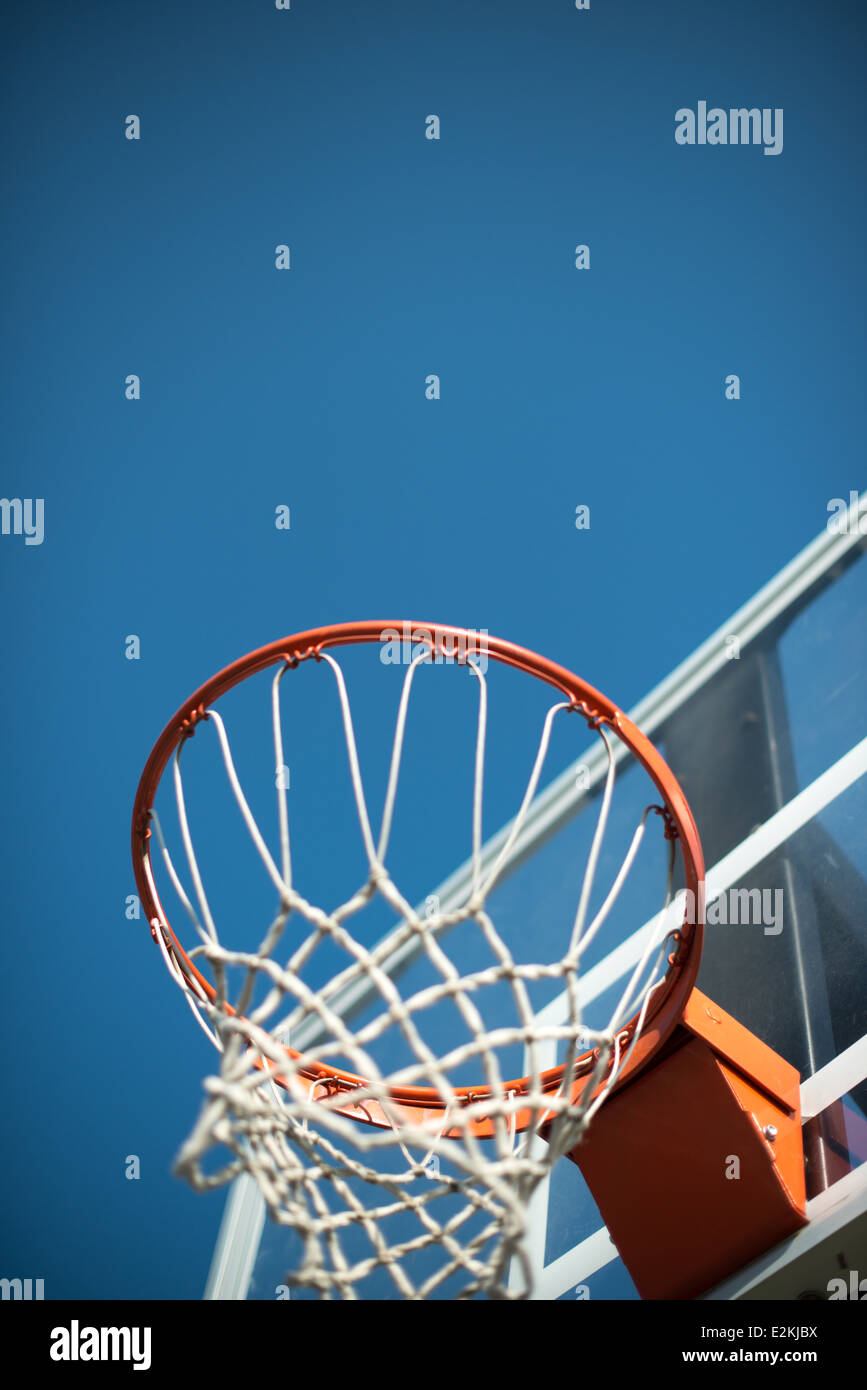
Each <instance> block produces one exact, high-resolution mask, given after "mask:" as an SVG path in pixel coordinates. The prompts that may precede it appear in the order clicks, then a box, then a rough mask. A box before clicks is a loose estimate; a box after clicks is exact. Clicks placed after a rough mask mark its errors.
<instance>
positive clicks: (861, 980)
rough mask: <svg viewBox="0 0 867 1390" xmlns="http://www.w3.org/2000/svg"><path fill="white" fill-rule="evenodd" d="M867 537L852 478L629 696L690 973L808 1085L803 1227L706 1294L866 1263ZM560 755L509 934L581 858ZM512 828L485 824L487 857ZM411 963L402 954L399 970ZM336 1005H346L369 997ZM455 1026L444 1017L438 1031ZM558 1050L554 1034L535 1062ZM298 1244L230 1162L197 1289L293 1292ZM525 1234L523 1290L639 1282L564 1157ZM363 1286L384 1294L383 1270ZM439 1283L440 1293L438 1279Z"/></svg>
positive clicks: (551, 1003) (766, 1293) (548, 1011)
mask: <svg viewBox="0 0 867 1390" xmlns="http://www.w3.org/2000/svg"><path fill="white" fill-rule="evenodd" d="M859 518H860V525H861V527H862V528H863V531H859ZM865 533H867V495H865V498H863V499H861V501H860V503H859V504H858V506H853V508H852V509H850V513H849V517H848V520H847V521H846V522H845V523H844V524H843V525H842V526H840V527H839V528H838V529H836V530H832V529H830V528H829V529H827V530H825V531H824V532H823V533H822V534H821V535H820V536H819V537H818V538H817V539H816V540H815V541H814V542H813V543H812V544H811V545H810V546H808V547H807V548H806V549H805V550H804V551H803V552H802V553H801V554H800V555H799V556H797V557H796V559H794V560H793V561H792V562H791V564H790V565H788V566H787V567H786V569H785V570H783V571H782V572H781V573H780V574H779V575H778V576H776V578H775V579H774V580H772V581H771V582H770V583H769V584H768V585H766V587H765V588H764V589H762V590H761V591H760V592H759V593H758V594H757V595H756V596H755V597H754V598H753V599H752V600H751V601H750V602H749V603H747V604H746V605H745V606H744V607H743V608H742V609H741V610H740V611H739V612H737V613H736V614H734V615H733V616H732V618H731V619H730V620H729V621H728V622H727V623H726V624H724V625H723V627H721V628H720V629H719V631H718V632H716V633H715V634H714V635H713V636H712V637H710V638H709V639H708V640H707V641H706V642H705V643H704V644H703V645H702V646H701V647H700V648H699V650H698V651H696V652H695V653H694V654H693V656H692V657H690V658H689V659H688V660H687V661H685V662H684V663H683V664H682V665H681V666H680V667H679V668H678V669H677V670H676V671H675V672H673V673H672V675H671V676H669V677H668V678H667V679H666V680H665V681H663V682H662V684H661V685H660V686H659V687H657V689H656V690H654V691H653V692H652V693H651V694H650V695H648V696H647V697H646V698H645V699H644V700H642V701H641V703H640V704H639V705H638V706H637V707H636V708H635V709H634V710H632V711H630V715H631V718H632V719H633V721H634V722H635V723H636V724H637V725H638V726H639V728H641V729H642V730H643V731H644V732H645V733H646V734H647V735H648V736H649V737H650V738H651V739H652V740H653V742H654V743H655V744H656V746H657V747H658V748H659V749H660V751H661V752H662V754H663V756H664V757H665V759H666V761H667V762H668V763H669V766H670V767H671V768H672V770H673V771H674V773H675V775H676V776H677V778H678V780H679V782H680V784H681V786H682V787H683V789H684V791H685V793H686V796H687V798H688V800H689V802H690V805H691V807H692V810H693V813H694V815H695V818H696V821H697V824H698V828H699V833H700V835H701V839H702V843H703V847H704V852H705V861H706V866H707V904H708V928H707V931H706V936H705V947H704V952H703V956H702V965H701V971H700V975H699V980H698V984H699V987H700V988H701V989H702V990H704V991H705V992H706V993H707V994H709V995H710V996H711V998H713V999H714V1000H715V1001H717V1002H718V1003H719V1004H720V1005H721V1006H722V1007H723V1008H724V1009H726V1010H727V1011H728V1012H729V1013H731V1014H732V1015H733V1016H734V1017H735V1018H737V1019H738V1020H739V1021H740V1022H741V1023H743V1024H744V1025H745V1026H746V1027H747V1028H749V1029H750V1030H751V1031H753V1032H754V1033H756V1034H757V1035H758V1036H759V1037H760V1038H762V1039H763V1040H764V1041H765V1042H766V1043H768V1044H769V1045H770V1046H771V1047H772V1048H774V1049H775V1050H776V1051H777V1052H779V1053H780V1054H781V1055H782V1056H783V1057H784V1058H785V1059H786V1060H787V1061H788V1062H790V1063H791V1064H792V1065H793V1066H794V1067H796V1068H797V1069H798V1071H799V1072H800V1074H801V1081H802V1087H801V1092H802V1106H803V1114H804V1141H805V1154H806V1171H807V1191H808V1199H809V1200H808V1215H809V1218H810V1220H809V1224H808V1225H807V1226H806V1227H804V1228H803V1230H801V1231H800V1232H799V1233H798V1234H797V1235H796V1236H794V1237H792V1238H791V1239H790V1240H788V1241H786V1242H784V1244H783V1245H782V1246H779V1247H777V1248H776V1249H774V1250H772V1251H769V1252H767V1254H766V1255H764V1256H762V1257H761V1258H760V1259H759V1260H757V1261H755V1262H753V1264H751V1265H750V1266H749V1267H747V1268H745V1269H743V1270H740V1271H737V1272H736V1273H735V1274H734V1275H733V1276H732V1277H731V1278H730V1279H729V1280H727V1281H726V1283H725V1285H723V1286H720V1287H719V1288H718V1289H715V1290H712V1291H710V1292H709V1293H708V1294H706V1295H705V1297H707V1298H711V1299H713V1298H747V1299H750V1298H763V1299H764V1298H768V1299H780V1298H782V1299H794V1298H827V1297H828V1296H829V1292H828V1290H829V1283H830V1281H832V1280H833V1279H837V1278H840V1277H841V1276H842V1277H844V1278H845V1277H847V1271H849V1270H858V1269H860V1270H861V1271H863V1270H864V1269H867V908H865V904H867V895H865V884H867V838H865V835H864V826H865V824H867V776H865V774H867V553H865V552H867V534H865ZM557 747H558V751H562V749H563V748H564V747H565V745H558V746H557ZM561 766H562V767H563V769H564V770H563V771H562V772H561V773H560V775H559V776H558V777H556V778H555V779H554V780H553V781H552V782H550V783H549V785H548V786H547V788H546V790H545V791H544V792H542V793H541V794H540V796H539V797H538V800H537V802H536V804H535V805H534V807H533V812H532V814H531V816H530V818H529V820H528V823H527V826H526V828H525V833H524V834H523V835H522V837H521V839H520V841H519V843H518V845H517V847H516V850H515V853H514V856H513V860H512V863H511V868H510V871H509V873H508V875H507V876H506V877H505V878H504V880H503V881H502V883H501V885H500V886H499V887H498V888H497V889H496V890H495V893H494V894H493V897H492V900H491V907H492V909H493V910H494V913H495V916H496V917H497V920H498V922H500V921H503V922H505V923H506V926H507V927H508V926H509V924H510V923H511V924H512V926H513V929H514V934H515V939H520V938H521V935H522V933H523V934H524V935H526V936H527V937H528V940H529V943H530V944H531V945H534V946H536V947H538V945H539V942H540V940H543V939H544V937H545V933H546V931H548V930H549V929H552V924H557V923H561V922H562V921H563V920H564V919H565V918H568V916H569V913H570V911H572V912H574V905H575V892H576V883H577V882H578V881H579V874H580V869H576V865H580V864H581V862H582V855H583V856H584V857H586V853H587V847H588V844H589V840H590V836H591V835H592V831H593V827H594V825H595V813H596V811H597V809H598V799H599V797H600V795H601V788H602V782H603V778H604V761H603V759H602V757H601V756H600V753H599V750H598V748H596V747H595V746H594V745H593V744H592V743H588V745H587V748H586V749H585V750H584V751H583V752H579V753H578V754H577V755H575V754H574V753H572V752H571V751H568V752H567V754H566V756H564V758H563V762H562V763H561ZM641 778H643V773H641V771H640V769H637V768H629V767H626V766H624V768H623V770H622V773H621V776H620V778H619V784H618V789H617V792H616V793H615V805H614V807H613V811H612V823H611V826H610V829H609V836H608V838H607V841H606V843H607V846H608V848H606V850H604V851H603V859H602V862H601V864H600V879H601V881H602V882H603V883H604V882H607V881H610V876H611V874H612V873H613V872H616V868H615V866H616V864H617V862H618V860H617V854H618V852H619V853H620V855H621V857H622V852H623V845H624V843H626V842H627V840H628V835H629V833H630V827H631V826H632V825H634V815H635V807H636V806H637V805H639V804H641V803H642V801H643V799H644V798H645V788H643V787H641V786H640V785H639V781H640V779H641ZM506 829H507V828H506V827H504V829H503V831H501V832H499V833H498V834H497V835H495V836H493V837H492V839H491V840H490V842H489V844H488V847H487V853H488V854H489V855H490V856H493V855H495V854H496V852H497V849H498V847H499V846H500V845H501V844H502V843H503V839H504V836H505V833H506ZM416 833H419V831H418V829H417V830H416ZM421 833H423V831H422V832H421ZM608 854H610V855H611V859H610V862H609V860H608V859H606V857H605V856H606V855H608ZM660 873H661V870H660V863H659V860H658V859H656V860H654V859H653V857H652V856H651V857H649V858H648V859H647V860H646V861H645V860H641V861H640V862H637V865H636V872H635V874H634V875H633V876H630V879H629V880H628V883H627V886H626V889H625V892H624V894H623V895H622V899H621V901H620V902H619V903H618V908H617V911H616V912H615V913H613V914H612V917H611V919H610V920H609V922H608V923H607V924H606V927H605V930H604V931H603V932H601V933H600V935H599V937H598V938H597V939H596V940H595V941H594V943H593V948H592V951H591V952H590V953H589V954H588V957H587V960H586V962H585V974H584V978H583V1004H584V1008H585V1017H586V1019H587V1021H588V1023H590V1025H591V1026H593V1024H594V1022H595V1021H596V1018H597V1016H598V1019H599V1020H600V1021H601V1020H602V1019H603V1018H604V1017H605V1016H606V1010H607V1012H608V1013H610V1011H611V1005H612V1001H613V1000H614V999H615V998H616V996H617V992H618V990H620V989H622V987H623V982H624V979H625V978H626V977H627V975H628V972H629V971H630V970H631V969H632V967H633V966H634V964H635V962H636V961H637V960H638V958H639V956H640V954H641V950H642V947H643V942H644V940H645V939H646V934H647V932H648V931H649V930H651V927H652V924H653V919H654V917H655V914H656V912H657V910H658V907H659V887H660ZM467 874H468V869H467V866H466V865H462V866H461V867H459V868H458V869H457V870H456V871H455V872H454V873H453V874H452V875H451V876H449V877H447V878H445V879H444V881H443V882H441V883H440V884H439V886H435V885H433V884H431V885H430V887H429V892H430V894H432V895H436V899H437V902H438V904H440V905H447V904H448V903H449V902H452V901H454V902H457V901H459V900H460V899H461V894H462V893H463V894H465V893H466V884H467ZM420 891H421V893H422V895H424V893H425V887H424V886H422V887H421V890H420ZM528 925H529V927H530V929H529V930H528ZM451 949H454V950H457V951H460V950H466V951H471V950H472V949H474V948H473V946H472V945H471V944H468V945H467V946H466V947H465V948H463V947H461V946H459V945H457V946H455V945H453V946H452V947H451ZM456 959H457V960H458V964H459V966H460V968H461V969H464V968H466V967H467V961H466V960H465V959H463V958H461V957H456ZM418 968H420V967H419V966H418V964H417V963H416V962H413V961H412V960H404V961H402V962H401V963H400V970H401V973H402V976H403V977H404V978H405V980H407V981H408V982H410V983H411V982H412V978H413V975H412V972H413V971H414V970H416V969H418ZM534 1007H536V1008H538V1010H539V1012H540V1014H543V1015H544V1016H545V1017H546V1018H547V1019H548V1020H549V1021H552V1022H561V1021H564V1020H565V1017H566V1013H565V1007H564V1003H563V999H562V997H560V996H559V995H558V993H557V989H556V985H555V984H552V983H551V982H550V981H549V982H547V985H546V987H545V988H544V989H540V991H539V992H538V994H537V997H536V998H535V999H534ZM348 1008H350V1009H352V1008H354V1009H355V1010H356V1011H357V1013H358V1014H359V1016H361V1015H363V1009H364V1001H363V1000H357V1001H355V1002H354V1003H352V1001H350V1003H349V1004H348ZM449 1026H450V1025H449V1020H448V1019H447V1018H444V1019H443V1022H442V1027H443V1028H448V1027H449ZM557 1060H558V1056H557V1051H556V1046H555V1045H553V1044H552V1045H550V1065H552V1066H553V1065H555V1064H556V1062H557ZM523 1061H524V1059H523V1058H521V1057H519V1056H518V1057H516V1058H515V1059H514V1064H515V1070H514V1074H516V1075H521V1074H522V1073H523V1072H524V1071H525V1070H529V1068H528V1067H525V1066H524V1065H523ZM535 1142H539V1143H541V1142H542V1141H540V1140H537V1141H535ZM685 1161H688V1160H687V1159H686V1158H685ZM292 1242H293V1236H292V1233H291V1231H287V1230H286V1229H285V1228H280V1227H277V1226H275V1225H273V1224H272V1223H270V1222H269V1221H268V1220H266V1218H265V1214H264V1210H263V1204H262V1200H261V1198H260V1196H259V1194H258V1192H257V1190H256V1188H255V1186H254V1185H253V1183H252V1182H251V1181H250V1180H249V1179H247V1178H241V1179H238V1180H237V1181H236V1182H235V1184H234V1186H233V1188H232V1189H231V1191H230V1194H229V1198H228V1201H227V1206H226V1211H225V1215H224V1219H223V1223H222V1226H221V1229H220V1232H219V1236H218V1239H217V1243H216V1247H215V1252H214V1259H213V1263H212V1267H211V1272H210V1276H209V1279H208V1285H207V1290H206V1297H209V1298H216V1299H220V1298H223V1299H226V1298H228V1299H238V1298H254V1299H269V1300H270V1299H275V1298H286V1297H288V1296H289V1290H288V1289H287V1287H286V1285H285V1283H284V1273H285V1270H286V1267H287V1264H288V1263H289V1262H291V1260H292V1258H293V1254H294V1252H293V1247H292ZM529 1244H530V1255H531V1260H532V1265H533V1268H534V1272H535V1281H534V1287H533V1290H532V1294H531V1296H532V1297H533V1298H536V1299H549V1300H550V1299H569V1298H588V1297H589V1298H594V1299H595V1298H604V1299H628V1298H635V1297H637V1294H636V1291H635V1288H634V1286H633V1285H632V1282H631V1280H630V1278H629V1275H628V1272H627V1271H626V1269H625V1267H624V1265H623V1263H622V1261H621V1260H620V1258H619V1256H618V1254H617V1251H616V1249H615V1247H614V1246H613V1244H612V1242H611V1240H610V1238H609V1236H608V1233H607V1231H606V1230H605V1228H604V1226H603V1224H602V1222H601V1219H600V1217H599V1213H598V1210H597V1208H596V1206H595V1203H594V1202H593V1199H592V1197H591V1196H590V1193H589V1191H588V1189H587V1187H586V1185H585V1184H584V1182H583V1179H582V1177H581V1174H580V1172H579V1170H578V1168H577V1167H576V1166H575V1165H574V1164H572V1163H569V1162H568V1161H563V1162H561V1163H560V1164H559V1165H558V1166H557V1167H555V1169H554V1170H553V1172H552V1174H551V1176H550V1178H549V1179H547V1180H546V1181H545V1182H544V1183H543V1184H542V1186H541V1187H540V1188H539V1189H538V1190H537V1192H536V1194H535V1196H534V1198H533V1206H532V1219H531V1237H530V1243H529ZM516 1277H517V1276H516ZM291 1296H292V1297H293V1298H295V1297H297V1296H298V1294H297V1293H296V1292H294V1291H293V1293H292V1295H291ZM367 1296H368V1297H378V1298H389V1297H397V1293H396V1290H395V1289H394V1287H393V1285H391V1284H390V1283H389V1280H388V1278H387V1276H383V1281H382V1284H381V1286H380V1287H378V1288H377V1289H376V1291H374V1292H371V1293H368V1295H367ZM438 1296H441V1297H445V1298H447V1297H449V1296H450V1295H449V1289H448V1286H445V1287H444V1288H443V1289H441V1290H440V1291H438Z"/></svg>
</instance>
